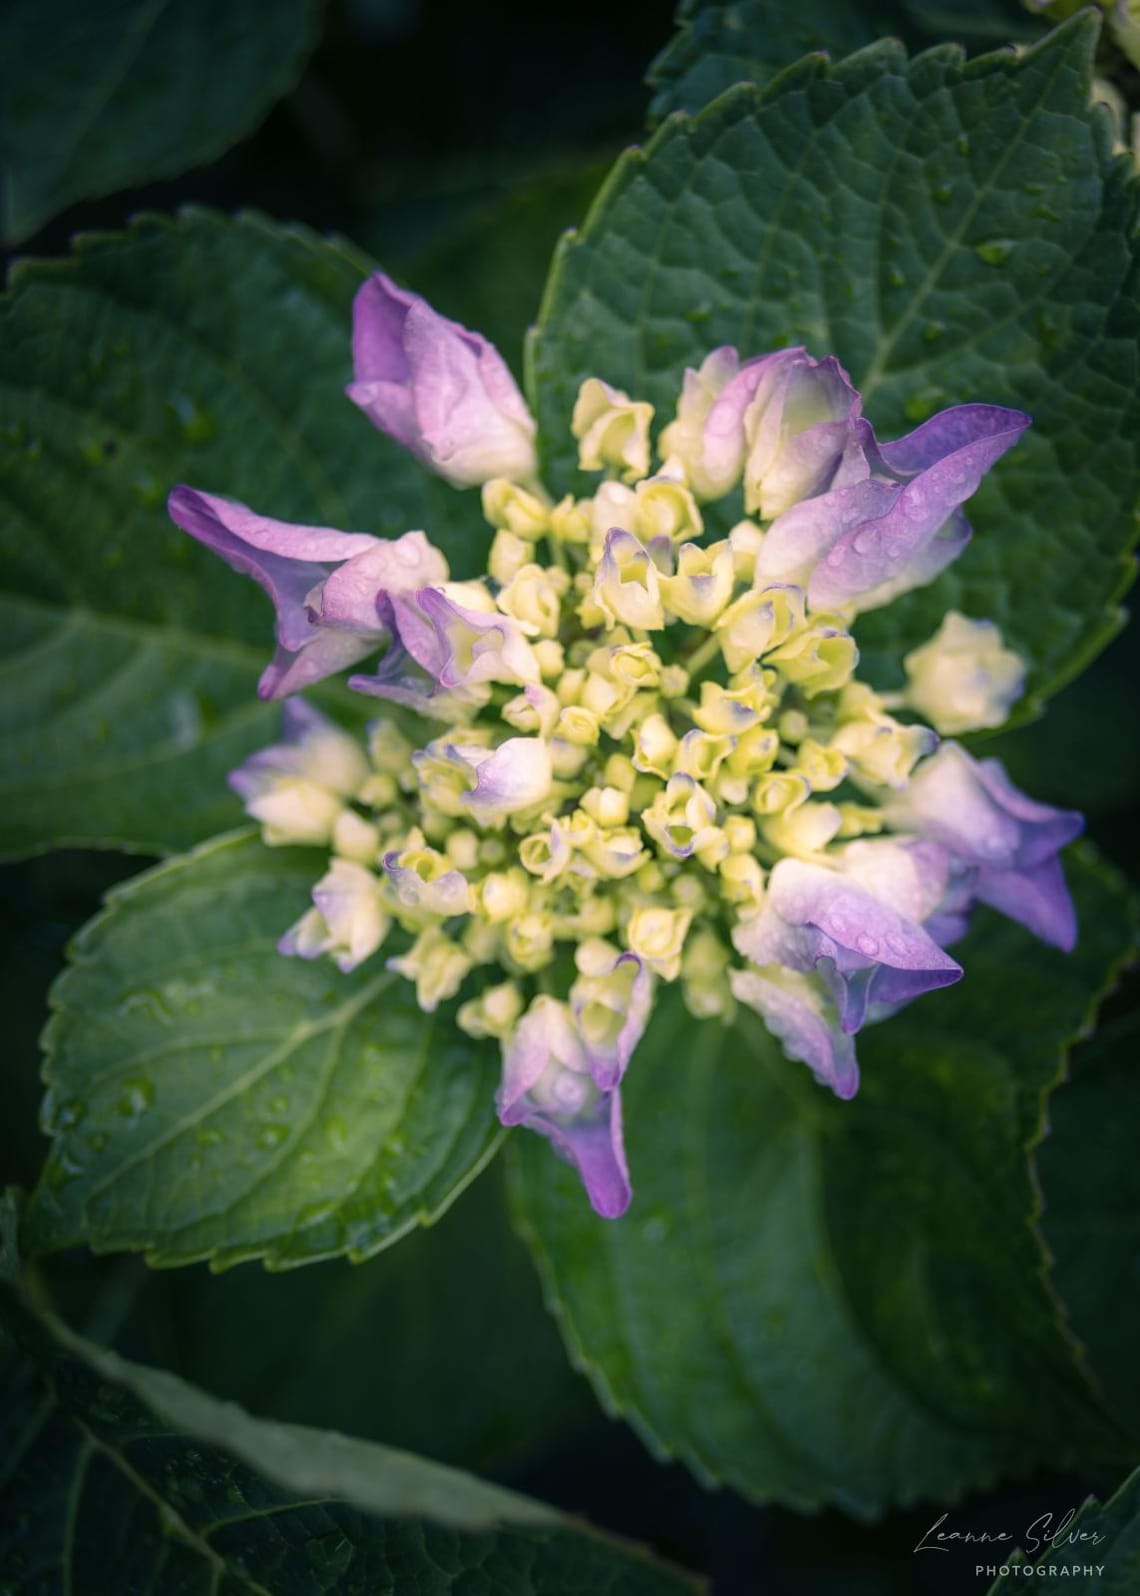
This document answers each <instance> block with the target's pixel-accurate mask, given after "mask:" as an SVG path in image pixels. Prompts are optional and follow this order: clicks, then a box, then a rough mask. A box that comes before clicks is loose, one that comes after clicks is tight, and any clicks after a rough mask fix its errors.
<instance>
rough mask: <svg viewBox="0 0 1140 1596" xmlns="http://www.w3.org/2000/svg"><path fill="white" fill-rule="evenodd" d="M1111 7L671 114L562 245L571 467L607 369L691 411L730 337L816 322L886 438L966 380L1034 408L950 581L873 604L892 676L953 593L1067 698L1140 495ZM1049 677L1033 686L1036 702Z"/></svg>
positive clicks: (879, 643) (990, 487) (553, 421)
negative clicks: (999, 42) (1104, 27)
mask: <svg viewBox="0 0 1140 1596" xmlns="http://www.w3.org/2000/svg"><path fill="white" fill-rule="evenodd" d="M1095 36H1096V35H1095V24H1092V23H1090V22H1089V21H1088V19H1087V18H1086V17H1081V18H1077V19H1076V20H1075V21H1074V22H1073V23H1071V24H1069V25H1067V26H1066V27H1064V28H1062V29H1059V30H1058V31H1057V32H1056V33H1055V34H1053V35H1051V36H1050V37H1049V38H1048V39H1047V40H1045V41H1044V42H1043V43H1042V44H1041V45H1039V46H1037V47H1036V48H1034V49H1031V50H1028V51H1025V52H1022V53H1020V54H1013V53H1012V52H1008V51H1007V52H1003V53H1001V54H997V55H990V56H985V57H981V58H979V59H977V60H974V61H970V62H964V61H963V59H962V56H961V54H960V52H958V51H956V50H954V49H951V48H948V47H943V48H940V49H936V50H932V51H930V52H929V53H928V54H926V55H923V56H919V57H918V58H916V59H915V60H911V61H908V60H907V59H906V57H905V55H904V54H903V52H902V50H901V49H900V48H899V47H898V46H897V45H894V44H892V43H889V42H888V43H883V44H879V45H875V46H873V47H872V48H871V49H869V50H866V51H863V52H861V53H860V54H858V55H856V56H853V57H851V58H850V59H848V60H846V61H843V62H841V63H839V64H838V65H836V66H831V65H829V64H828V63H827V62H826V61H824V60H823V59H821V58H812V59H811V60H809V61H807V62H805V63H803V64H802V65H801V66H800V67H799V68H795V69H792V70H791V71H789V72H786V73H784V74H783V75H782V76H781V77H780V78H778V79H777V80H776V81H774V82H773V83H772V84H771V85H770V87H769V88H768V90H766V91H764V92H760V91H757V90H755V89H753V88H749V87H742V88H738V89H734V90H731V91H730V92H729V93H728V94H726V95H724V96H722V97H721V98H720V99H719V100H717V101H715V102H714V103H713V104H712V105H711V106H709V107H708V108H707V110H705V111H704V112H702V113H701V114H700V115H699V116H698V117H696V118H695V119H693V120H689V119H688V118H684V117H678V118H673V119H671V120H670V121H668V122H667V123H666V124H665V125H664V127H663V128H662V129H661V131H660V132H659V133H658V134H657V136H656V137H655V138H654V139H653V140H652V142H651V143H650V145H649V146H648V148H647V150H646V151H645V152H638V151H633V152H631V153H629V154H628V155H627V156H625V157H624V158H623V159H622V160H621V161H619V163H618V165H617V166H616V167H615V169H614V172H613V173H612V174H611V177H610V179H609V181H608V183H607V184H606V186H605V188H604V189H603V191H602V193H601V195H600V196H599V199H598V200H597V201H596V203H595V205H594V207H593V209H592V211H591V213H590V215H589V217H588V218H587V221H586V223H585V225H584V227H583V229H582V231H581V233H580V234H579V235H577V236H573V235H572V236H571V237H570V238H569V239H568V240H567V241H565V242H564V243H563V245H562V247H561V248H560V250H559V253H558V255H557V257H556V259H555V264H554V266H553V269H552V273H551V277H550V281H549V283H548V285H547V292H546V297H545V301H544V306H543V311H542V315H541V318H540V322H539V327H538V331H537V334H536V335H535V337H534V339H533V341H532V345H531V350H530V361H529V367H530V379H531V387H532V391H533V394H534V397H535V400H536V403H537V408H538V412H539V418H540V426H541V430H542V435H543V436H544V438H545V439H546V446H547V448H548V450H549V451H550V455H549V460H548V465H549V468H550V470H549V474H550V477H551V479H552V486H553V487H555V488H556V489H557V490H559V491H561V490H563V489H565V488H567V487H569V486H570V485H571V484H572V482H573V480H574V471H573V466H574V458H575V454H574V447H573V442H572V440H571V438H570V434H569V419H570V413H571V409H572V407H573V403H574V397H575V394H576V392H577V389H578V386H579V384H580V383H581V381H582V380H583V379H584V378H585V377H587V376H590V375H592V374H593V375H598V376H601V377H604V378H606V379H607V380H608V381H610V382H613V383H615V384H618V385H620V386H622V387H624V388H626V389H628V390H629V391H630V392H632V393H634V394H636V395H637V396H639V397H641V398H643V399H648V400H651V401H652V402H653V403H654V404H655V405H656V406H657V407H658V421H659V422H663V421H666V420H668V419H669V417H670V416H671V414H672V410H673V406H674V404H675V402H676V397H677V391H678V386H679V378H680V373H681V368H682V366H683V365H685V364H686V363H688V364H690V365H695V364H696V363H697V362H698V361H699V360H700V358H701V357H702V356H703V355H704V354H705V353H706V352H707V351H708V350H710V349H712V348H715V347H716V346H717V345H719V344H734V345H736V346H737V347H738V348H739V349H741V351H742V352H744V353H746V354H749V355H751V354H756V353H759V352H761V351H763V350H766V349H771V348H774V347H777V346H779V345H783V344H787V343H794V342H804V343H806V344H807V345H808V347H809V348H810V349H811V350H812V351H813V352H814V353H816V354H823V353H826V352H829V351H830V352H834V353H835V354H837V355H838V356H839V358H840V359H841V360H842V361H843V363H844V365H845V366H846V367H847V368H848V370H849V371H850V372H851V374H852V377H853V379H854V380H855V382H856V384H857V385H858V386H859V387H860V388H861V390H862V392H863V395H864V398H865V400H866V411H867V414H868V415H869V416H870V417H871V419H872V420H873V421H874V422H875V424H876V426H877V427H878V428H879V430H880V433H881V435H882V436H884V437H892V436H894V435H896V434H899V433H902V432H905V431H907V430H909V428H910V427H912V426H913V425H914V424H915V423H916V422H919V421H921V420H923V419H925V418H926V417H927V416H929V415H930V414H931V413H932V412H933V411H934V410H935V409H937V408H939V407H941V406H944V405H948V404H954V403H958V402H961V401H965V400H975V399H977V400H987V401H990V402H993V403H996V404H1012V405H1016V406H1019V407H1021V408H1023V409H1025V410H1027V411H1029V412H1030V414H1031V415H1032V416H1033V418H1034V426H1033V427H1032V429H1031V430H1030V432H1029V433H1028V434H1027V436H1026V437H1025V438H1024V439H1023V440H1022V441H1021V442H1020V443H1019V445H1018V447H1017V448H1016V449H1015V450H1014V451H1013V452H1012V453H1011V454H1010V455H1009V456H1008V457H1007V458H1006V459H1005V460H1003V461H1002V462H1001V463H1000V464H999V465H998V467H997V468H996V469H995V470H994V471H993V472H991V474H990V476H989V478H988V479H987V481H986V483H984V484H983V487H982V490H981V491H980V492H979V493H978V494H977V496H976V498H975V499H974V500H973V501H972V505H971V510H970V514H971V519H972V520H973V523H974V526H975V538H974V542H973V544H972V545H971V547H970V548H969V549H968V550H967V551H966V553H965V555H964V556H963V557H962V559H961V560H959V561H958V563H957V564H956V565H955V566H954V567H953V568H952V569H951V570H950V571H948V572H947V573H945V574H944V575H943V577H942V578H940V580H939V581H938V582H936V583H935V584H934V585H933V586H931V587H930V588H927V589H924V590H922V591H921V592H919V593H916V594H913V595H908V596H907V597H906V598H905V599H902V600H900V601H898V602H896V603H894V604H892V605H890V606H888V607H887V608H885V609H883V610H880V611H876V612H874V613H873V614H871V615H868V616H866V617H864V618H863V619H862V621H861V623H860V628H859V636H860V644H861V646H862V647H863V649H864V652H865V655H866V658H867V662H868V664H869V666H870V667H871V669H872V670H873V671H874V673H875V674H876V675H877V676H878V677H879V678H880V679H881V680H888V679H890V678H891V677H894V678H895V679H897V678H898V677H899V676H900V674H901V671H900V664H899V659H900V655H901V654H902V652H903V651H904V650H905V649H907V648H909V647H912V646H914V645H915V644H917V643H918V642H920V641H921V640H923V639H924V638H926V637H928V636H929V635H930V634H931V633H932V632H933V631H934V629H935V628H936V626H937V625H938V623H939V621H940V620H941V618H942V615H943V614H944V612H945V610H946V609H947V608H948V607H949V606H950V605H954V606H956V607H957V608H959V609H961V610H963V611H964V612H965V613H966V614H967V615H971V616H988V617H991V618H993V619H994V620H996V621H998V622H999V623H1000V624H1001V626H1002V627H1003V629H1004V630H1005V632H1006V634H1007V636H1008V637H1009V639H1010V640H1011V641H1012V643H1013V644H1014V646H1015V647H1017V648H1018V649H1019V650H1020V651H1021V652H1022V653H1023V654H1025V655H1026V656H1027V658H1028V659H1029V661H1030V663H1031V665H1032V675H1031V682H1030V687H1031V693H1032V694H1036V695H1038V696H1040V695H1041V694H1044V693H1048V692H1052V691H1053V690H1055V689H1056V688H1057V687H1058V686H1060V685H1061V684H1062V683H1063V682H1064V681H1065V680H1067V679H1068V678H1069V677H1070V676H1072V675H1073V674H1074V673H1075V672H1076V671H1077V670H1078V669H1079V668H1080V667H1081V666H1082V665H1083V664H1084V663H1085V662H1086V661H1087V660H1088V659H1089V658H1090V657H1091V656H1092V655H1093V654H1095V653H1096V652H1097V650H1098V649H1099V648H1100V647H1102V646H1103V644H1104V642H1105V641H1106V640H1107V638H1108V637H1109V636H1110V635H1111V634H1112V632H1113V630H1114V628H1115V626H1116V625H1117V624H1118V620H1119V615H1118V612H1117V609H1116V601H1117V599H1118V597H1119V595H1120V593H1121V591H1122V590H1123V588H1124V586H1125V585H1126V583H1127V580H1128V578H1129V575H1130V567H1129V565H1128V563H1127V559H1126V556H1127V551H1128V549H1129V547H1130V546H1131V544H1132V541H1133V538H1134V535H1135V527H1136V519H1135V506H1136V502H1137V498H1138V495H1140V356H1138V347H1137V346H1138V334H1140V316H1138V314H1137V280H1138V279H1137V260H1136V251H1137V246H1136V236H1135V223H1136V215H1137V203H1136V195H1137V184H1136V179H1135V177H1134V176H1133V174H1132V171H1131V169H1130V165H1129V163H1128V162H1127V161H1124V160H1121V159H1118V158H1116V157H1113V156H1112V155H1111V153H1110V138H1109V130H1108V127H1107V124H1106V122H1105V120H1104V119H1103V117H1102V116H1101V114H1100V113H1099V112H1093V111H1091V110H1090V108H1089V105H1088V95H1089V85H1090V71H1091V62H1092V50H1093V45H1094V42H1095ZM1031 702H1032V698H1031V699H1030V703H1031Z"/></svg>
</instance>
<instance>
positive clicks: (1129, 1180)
mask: <svg viewBox="0 0 1140 1596" xmlns="http://www.w3.org/2000/svg"><path fill="white" fill-rule="evenodd" d="M1138 1043H1140V1014H1132V1015H1129V1016H1128V1017H1127V1018H1126V1019H1124V1020H1118V1021H1117V1022H1116V1023H1115V1024H1114V1025H1112V1026H1110V1027H1108V1028H1107V1029H1106V1030H1105V1031H1104V1032H1103V1034H1102V1035H1100V1036H1098V1037H1097V1038H1096V1040H1095V1041H1093V1042H1091V1043H1090V1044H1089V1045H1088V1046H1087V1047H1084V1048H1080V1049H1079V1050H1078V1051H1077V1053H1076V1054H1075V1055H1074V1059H1073V1065H1072V1079H1071V1080H1069V1081H1068V1082H1067V1083H1066V1084H1065V1085H1064V1086H1063V1087H1062V1088H1061V1089H1060V1090H1059V1091H1058V1092H1057V1093H1056V1094H1055V1095H1054V1097H1053V1099H1052V1101H1051V1102H1050V1105H1049V1120H1050V1127H1051V1130H1050V1135H1049V1137H1048V1139H1047V1140H1046V1141H1045V1142H1044V1143H1043V1144H1042V1146H1041V1149H1040V1152H1039V1153H1038V1155H1037V1167H1038V1173H1039V1176H1040V1180H1041V1189H1042V1194H1043V1197H1044V1202H1045V1213H1044V1216H1043V1218H1042V1222H1041V1228H1042V1231H1043V1234H1044V1237H1045V1242H1046V1245H1047V1246H1048V1248H1049V1250H1050V1252H1051V1253H1052V1254H1053V1280H1054V1283H1055V1285H1056V1288H1057V1291H1058V1293H1059V1295H1060V1297H1061V1299H1062V1301H1063V1302H1064V1304H1065V1308H1066V1311H1067V1313H1068V1317H1069V1323H1070V1324H1071V1325H1072V1328H1073V1330H1074V1331H1075V1332H1076V1334H1077V1335H1078V1336H1079V1337H1080V1339H1081V1340H1082V1341H1083V1342H1084V1344H1085V1346H1086V1347H1087V1349H1088V1353H1089V1360H1090V1363H1091V1367H1092V1371H1093V1373H1094V1374H1095V1375H1096V1377H1097V1379H1098V1380H1099V1382H1100V1383H1101V1385H1102V1386H1103V1388H1104V1392H1105V1396H1106V1398H1107V1400H1108V1402H1109V1405H1110V1406H1111V1407H1112V1409H1113V1411H1114V1412H1115V1413H1116V1414H1118V1415H1119V1417H1120V1418H1122V1419H1124V1420H1126V1421H1127V1422H1128V1424H1129V1426H1130V1428H1131V1429H1132V1431H1133V1433H1134V1434H1135V1435H1136V1436H1137V1437H1138V1438H1140V1369H1138V1367H1137V1358H1136V1348H1137V1346H1140V1293H1138V1292H1137V1289H1136V1284H1137V1281H1140V1160H1138V1159H1137V1157H1136V1134H1137V1126H1140V1070H1138V1069H1137V1058H1138V1056H1140V1053H1138Z"/></svg>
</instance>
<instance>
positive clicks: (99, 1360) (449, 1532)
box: [0, 1226, 695, 1596]
mask: <svg viewBox="0 0 1140 1596" xmlns="http://www.w3.org/2000/svg"><path fill="white" fill-rule="evenodd" d="M11 1228H12V1231H13V1232H14V1226H12V1227H11ZM5 1240H6V1242H7V1245H8V1246H9V1247H11V1243H12V1238H11V1236H9V1237H7V1238H5ZM0 1263H2V1264H3V1274H2V1275H0V1324H3V1325H4V1326H5V1328H6V1329H7V1331H8V1333H9V1335H10V1336H11V1338H12V1340H13V1341H14V1343H15V1347H14V1349H10V1350H9V1354H8V1356H7V1358H6V1359H4V1361H3V1364H2V1365H0V1392H2V1393H3V1395H4V1403H3V1423H2V1428H0V1440H3V1441H4V1443H5V1444H4V1445H3V1448H2V1451H0V1524H2V1525H3V1528H2V1529H0V1586H2V1587H3V1589H4V1590H5V1591H6V1592H10V1593H11V1596H32V1593H33V1592H36V1593H39V1592H43V1591H47V1590H83V1591H88V1592H106V1593H107V1596H121V1593H123V1592H125V1591H128V1590H129V1591H143V1590H154V1591H163V1592H170V1593H174V1592H179V1593H185V1596H190V1593H192V1592H193V1593H201V1596H242V1593H244V1596H320V1593H322V1592H327V1593H332V1592H336V1593H337V1596H406V1593H408V1592H410V1591H412V1590H413V1589H414V1590H415V1591H416V1592H418V1593H421V1596H448V1593H451V1592H455V1593H457V1596H467V1593H470V1592H475V1591H495V1592H499V1591H502V1592H507V1591H509V1592H511V1593H512V1596H618V1593H619V1592H620V1593H621V1596H682V1593H684V1592H686V1591H689V1592H691V1591H692V1590H693V1589H694V1588H695V1585H694V1582H692V1581H691V1580H689V1579H688V1578H686V1577H685V1576H683V1575H682V1574H680V1573H679V1572H677V1571H674V1570H672V1569H669V1568H667V1567H665V1566H664V1565H662V1564H659V1563H655V1562H651V1561H650V1560H649V1559H647V1558H646V1557H644V1556H643V1555H641V1554H639V1553H638V1552H637V1551H636V1550H635V1549H634V1548H631V1547H628V1546H624V1545H622V1544H621V1543H620V1542H617V1541H613V1540H610V1539H608V1538H607V1539H603V1538H601V1537H599V1536H595V1535H592V1534H591V1533H590V1532H589V1531H588V1530H586V1529H585V1528H584V1527H583V1526H582V1525H580V1524H575V1523H573V1522H572V1521H570V1520H568V1519H566V1518H564V1517H563V1516H562V1515H560V1514H558V1513H556V1512H555V1511H554V1510H553V1509H551V1508H548V1507H545V1506H543V1505H542V1504H540V1503H538V1502H532V1501H529V1500H527V1499H526V1498H524V1497H521V1496H516V1495H515V1494H514V1493H512V1492H508V1491H503V1490H500V1489H498V1488H497V1487H494V1486H489V1485H485V1484H483V1483H481V1482H480V1481H479V1480H476V1479H473V1478H471V1477H470V1476H468V1475H464V1474H460V1473H458V1472H457V1471H455V1470H454V1469H447V1468H443V1467H441V1466H440V1465H439V1464H435V1463H430V1462H427V1461H426V1460H425V1459H423V1458H418V1457H415V1456H413V1455H411V1454H409V1453H406V1452H397V1451H394V1450H392V1449H391V1448H389V1447H383V1446H377V1445H375V1444H370V1443H365V1442H361V1441H354V1440H350V1439H348V1438H347V1437H345V1436H342V1435H336V1434H332V1433H329V1432H326V1431H321V1430H307V1429H302V1428H300V1427H298V1426H294V1425H285V1424H271V1423H267V1422H265V1421H262V1420H257V1419H253V1418H251V1417H250V1416H249V1415H248V1414H246V1413H244V1412H243V1411H242V1410H241V1409H240V1408H238V1407H235V1406H234V1405H233V1404H231V1403H221V1402H218V1401H216V1400H215V1399H214V1398H212V1397H209V1396H207V1395H205V1393H203V1392H201V1391H197V1390H195V1389H194V1387H192V1386H189V1385H186V1384H184V1383H183V1382H182V1381H181V1380H178V1379H176V1378H175V1377H174V1376H172V1375H169V1374H166V1373H163V1372H161V1371H159V1370H154V1369H147V1368H144V1367H142V1366H140V1365H138V1364H132V1363H128V1362H126V1361H125V1360H124V1359H122V1358H120V1357H117V1356H116V1355H115V1354H114V1353H113V1352H108V1351H105V1350H103V1349H102V1348H100V1347H97V1346H94V1345H93V1344H92V1343H90V1342H88V1341H84V1340H82V1339H81V1338H80V1337H78V1336H76V1335H74V1334H73V1333H72V1332H71V1331H69V1330H68V1329H67V1328H66V1327H65V1326H64V1325H63V1324H62V1323H61V1322H60V1321H59V1320H58V1319H56V1318H55V1317H54V1316H53V1315H52V1314H51V1313H50V1312H47V1311H45V1310H44V1309H43V1308H42V1307H40V1306H38V1305H36V1304H35V1303H33V1301H32V1300H31V1298H30V1296H29V1295H28V1293H27V1291H26V1289H25V1288H24V1287H23V1286H22V1284H21V1282H20V1281H19V1280H18V1278H16V1277H15V1276H14V1272H13V1269H12V1260H11V1257H10V1256H9V1258H8V1259H7V1260H3V1259H0Z"/></svg>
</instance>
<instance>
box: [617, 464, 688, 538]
mask: <svg viewBox="0 0 1140 1596" xmlns="http://www.w3.org/2000/svg"><path fill="white" fill-rule="evenodd" d="M634 494H635V497H636V505H635V514H636V517H637V525H636V528H630V530H631V531H633V530H636V532H637V533H638V535H639V536H640V537H642V538H645V539H649V538H659V537H665V538H672V539H673V541H674V542H677V543H679V542H680V541H681V540H682V539H683V538H699V537H700V535H701V533H702V531H703V530H704V522H703V521H702V520H701V512H700V511H699V510H698V509H697V501H696V499H694V497H693V495H692V493H691V492H690V491H689V489H688V488H687V487H686V486H685V484H684V483H683V482H680V481H678V480H677V478H675V477H670V476H666V475H664V474H662V475H660V476H656V477H649V478H647V479H646V480H645V481H644V482H639V483H638V484H637V487H636V488H635V489H634ZM618 524H619V525H624V523H623V522H619V523H618Z"/></svg>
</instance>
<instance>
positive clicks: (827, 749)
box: [795, 737, 847, 792]
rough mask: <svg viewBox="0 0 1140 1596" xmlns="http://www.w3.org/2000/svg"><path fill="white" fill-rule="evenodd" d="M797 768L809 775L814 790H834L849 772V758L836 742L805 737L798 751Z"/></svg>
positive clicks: (801, 772) (804, 774)
mask: <svg viewBox="0 0 1140 1596" xmlns="http://www.w3.org/2000/svg"><path fill="white" fill-rule="evenodd" d="M795 769H796V770H797V771H799V773H800V774H801V775H802V776H806V777H807V780H808V782H809V784H810V786H811V790H812V792H832V791H833V790H834V789H835V788H836V787H838V786H839V784H840V782H841V781H842V780H843V778H844V777H845V776H846V774H847V760H846V759H845V758H844V755H843V753H842V751H841V750H840V749H839V748H838V747H836V746H835V744H825V743H817V742H816V740H815V739H814V737H805V738H804V740H803V742H802V743H800V745H799V748H798V750H797V752H796V763H795Z"/></svg>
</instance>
